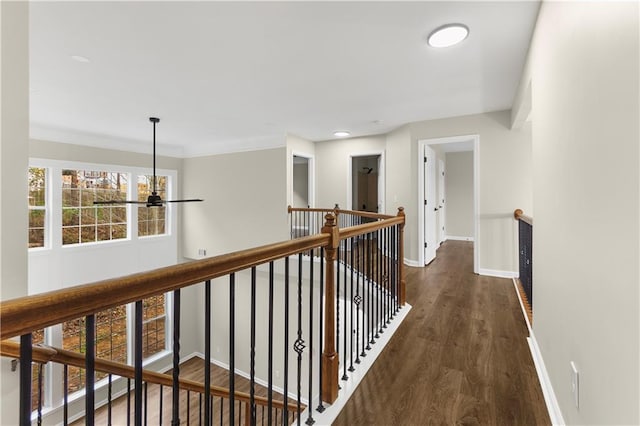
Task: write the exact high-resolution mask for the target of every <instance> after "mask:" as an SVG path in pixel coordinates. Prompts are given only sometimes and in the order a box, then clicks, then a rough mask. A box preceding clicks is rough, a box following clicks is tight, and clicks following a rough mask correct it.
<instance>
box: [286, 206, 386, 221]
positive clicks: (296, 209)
mask: <svg viewBox="0 0 640 426" xmlns="http://www.w3.org/2000/svg"><path fill="white" fill-rule="evenodd" d="M287 212H289V213H291V212H312V213H337V214H350V215H354V216H360V217H366V218H370V219H391V218H394V217H396V216H393V215H387V214H381V213H374V212H365V211H362V210H343V209H319V208H312V207H291V206H287Z"/></svg>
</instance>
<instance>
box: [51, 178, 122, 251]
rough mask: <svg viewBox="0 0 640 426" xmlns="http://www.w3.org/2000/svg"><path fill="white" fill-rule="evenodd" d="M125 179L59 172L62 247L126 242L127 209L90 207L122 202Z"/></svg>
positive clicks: (105, 206)
mask: <svg viewBox="0 0 640 426" xmlns="http://www.w3.org/2000/svg"><path fill="white" fill-rule="evenodd" d="M126 197H127V175H126V174H124V173H117V172H104V171H93V170H92V171H88V170H63V171H62V244H63V245H67V244H80V243H91V242H95V241H108V240H117V239H123V238H127V208H126V207H125V206H121V205H94V204H93V202H94V201H110V200H125V199H126Z"/></svg>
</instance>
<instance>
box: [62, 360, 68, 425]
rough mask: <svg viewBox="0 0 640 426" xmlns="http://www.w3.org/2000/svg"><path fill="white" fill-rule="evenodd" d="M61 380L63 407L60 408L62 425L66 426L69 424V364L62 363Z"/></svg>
mask: <svg viewBox="0 0 640 426" xmlns="http://www.w3.org/2000/svg"><path fill="white" fill-rule="evenodd" d="M62 375H63V377H62V382H63V384H62V385H63V386H64V389H63V391H62V392H63V395H62V400H63V402H62V403H63V408H62V426H67V425H68V424H69V365H68V364H64V367H63V369H62Z"/></svg>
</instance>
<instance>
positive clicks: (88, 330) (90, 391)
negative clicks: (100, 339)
mask: <svg viewBox="0 0 640 426" xmlns="http://www.w3.org/2000/svg"><path fill="white" fill-rule="evenodd" d="M85 336H86V337H85V338H86V349H85V371H86V377H85V397H84V398H85V399H84V402H85V413H84V422H85V424H86V425H87V426H93V425H94V423H95V395H96V394H95V392H96V389H95V379H96V375H95V372H96V317H95V315H87V317H86V318H85Z"/></svg>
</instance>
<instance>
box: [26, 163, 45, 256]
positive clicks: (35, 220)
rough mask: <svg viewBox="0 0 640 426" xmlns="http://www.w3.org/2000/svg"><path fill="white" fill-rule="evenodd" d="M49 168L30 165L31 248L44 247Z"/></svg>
mask: <svg viewBox="0 0 640 426" xmlns="http://www.w3.org/2000/svg"><path fill="white" fill-rule="evenodd" d="M46 177H47V170H46V169H44V168H41V167H29V172H28V178H29V248H35V247H44V245H45V232H46V223H47V221H46V219H47V210H46V207H47V206H46V203H47V192H46V189H47V188H46V182H47V179H46Z"/></svg>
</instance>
